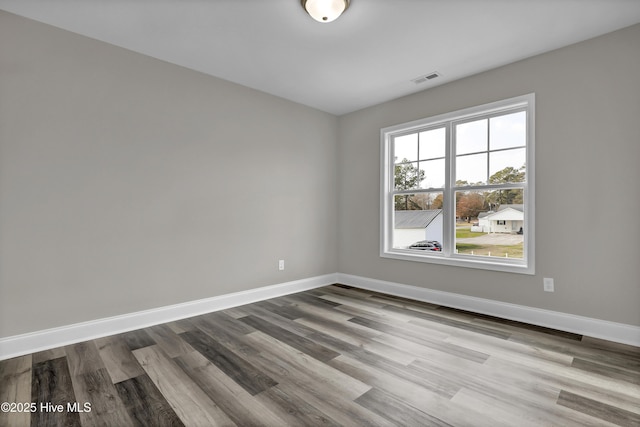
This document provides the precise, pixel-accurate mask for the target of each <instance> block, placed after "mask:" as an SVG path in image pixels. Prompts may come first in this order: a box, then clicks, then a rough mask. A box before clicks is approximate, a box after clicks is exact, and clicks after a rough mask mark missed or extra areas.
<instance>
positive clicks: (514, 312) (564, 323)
mask: <svg viewBox="0 0 640 427" xmlns="http://www.w3.org/2000/svg"><path fill="white" fill-rule="evenodd" d="M333 283H342V284H345V285H350V286H354V287H357V288H362V289H368V290H372V291H377V292H383V293H386V294H390V295H396V296H400V297H405V298H411V299H414V300H417V301H424V302H430V303H433V304H438V305H443V306H446V307H452V308H459V309H462V310H468V311H472V312H475V313H482V314H488V315H492V316H496V317H500V318H504V319H510V320H516V321H519V322H525V323H529V324H532V325H538V326H543V327H547V328H553V329H558V330H561V331H566V332H572V333H576V334H581V335H586V336H590V337H594V338H601V339H605V340H608V341H614V342H619V343H623V344H629V345H634V346H638V347H640V327H638V326H632V325H626V324H623V323H615V322H609V321H606V320H599V319H593V318H589V317H583V316H576V315H573V314H566V313H561V312H557V311H550V310H543V309H540V308H533V307H526V306H522V305H516V304H510V303H505V302H500V301H494V300H488V299H483V298H476V297H471V296H466V295H461V294H454V293H451V292H444V291H437V290H433V289H427V288H421V287H417V286H410V285H404V284H400V283H394V282H387V281H383V280H377V279H370V278H367V277H362V276H354V275H350V274H342V273H334V274H326V275H324V276H316V277H311V278H308V279H301V280H296V281H293V282H286V283H281V284H277V285H272V286H265V287H262V288H257V289H251V290H248V291H242V292H234V293H232V294H226V295H221V296H217V297H212V298H205V299H201V300H197V301H190V302H186V303H182V304H175V305H170V306H166V307H159V308H155V309H151V310H144V311H139V312H135V313H129V314H124V315H121V316H114V317H109V318H104V319H97V320H92V321H88V322H83V323H76V324H73V325H68V326H62V327H58V328H52V329H46V330H43V331H36V332H31V333H27V334H22V335H15V336H11V337H7V338H2V339H0V360H4V359H10V358H12V357H16V356H22V355H24V354H30V353H35V352H38V351H42V350H48V349H51V348H56V347H60V346H63V345H68V344H74V343H77V342H82V341H87V340H92V339H96V338H100V337H105V336H109V335H113V334H118V333H122V332H127V331H132V330H135V329H140V328H146V327H148V326H153V325H157V324H161V323H166V322H171V321H174V320H179V319H185V318H188V317H193V316H198V315H200V314H205V313H211V312H214V311H218V310H224V309H227V308H231V307H237V306H240V305H244V304H250V303H253V302H257V301H263V300H266V299H269V298H276V297H279V296H283V295H288V294H292V293H296V292H302V291H306V290H310V289H316V288H319V287H322V286H326V285H330V284H333Z"/></svg>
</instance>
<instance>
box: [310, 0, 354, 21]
mask: <svg viewBox="0 0 640 427" xmlns="http://www.w3.org/2000/svg"><path fill="white" fill-rule="evenodd" d="M301 3H302V7H303V8H304V10H306V11H307V13H308V14H309V15H310V16H311V17H312V18H313V19H315V20H316V21H318V22H323V23H326V22H331V21H334V20H336V19H338V17H339V16H340V15H342V12H344V11H345V10H347V8H348V7H349V0H301Z"/></svg>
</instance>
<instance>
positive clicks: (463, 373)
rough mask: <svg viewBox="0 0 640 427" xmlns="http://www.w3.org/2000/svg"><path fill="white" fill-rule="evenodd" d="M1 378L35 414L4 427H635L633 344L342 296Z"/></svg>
mask: <svg viewBox="0 0 640 427" xmlns="http://www.w3.org/2000/svg"><path fill="white" fill-rule="evenodd" d="M0 381H1V383H0V401H2V402H14V403H16V404H18V403H23V404H25V403H26V405H30V404H31V403H35V409H36V410H35V412H33V413H30V412H23V413H0V425H2V426H22V425H24V426H28V425H31V426H77V425H82V426H94V425H102V426H128V425H142V426H161V425H193V426H214V425H225V426H226V425H238V426H319V425H322V426H325V425H326V426H336V425H342V426H449V425H450V426H518V427H522V426H607V425H620V426H639V425H640V349H638V348H636V347H630V346H624V345H620V344H614V343H609V342H605V341H601V340H595V339H589V338H583V337H581V336H578V335H573V334H568V333H563V332H558V331H552V330H548V329H544V328H539V327H534V326H530V325H524V324H520V323H516V322H510V321H505V320H499V319H496V318H492V317H488V316H482V315H477V314H473V313H468V312H463V311H459V310H452V309H448V308H444V307H439V306H434V305H430V304H426V303H421V302H416V301H411V300H406V299H402V298H397V297H392V296H387V295H382V294H378V293H374V292H369V291H363V290H358V289H355V288H349V287H344V286H340V285H334V286H328V287H324V288H320V289H316V290H312V291H307V292H303V293H299V294H295V295H289V296H286V297H280V298H275V299H272V300H269V301H263V302H260V303H255V304H250V305H246V306H242V307H238V308H233V309H229V310H224V311H221V312H216V313H211V314H207V315H203V316H198V317H194V318H190V319H187V320H181V321H177V322H172V323H168V324H164V325H159V326H153V327H150V328H146V329H142V330H138V331H133V332H128V333H124V334H120V335H114V336H110V337H106V338H101V339H96V340H93V341H88V342H83V343H79V344H74V345H69V346H66V347H61V348H57V349H53V350H48V351H43V352H40V353H35V354H30V355H27V356H22V357H17V358H14V359H9V360H5V361H2V362H0ZM74 403H77V404H78V406H76V407H75V408H74V407H71V408H69V407H68V405H69V404H71V405H73V404H74ZM85 403H89V404H90V408H89V407H84V404H85ZM56 405H62V410H60V411H58V410H56V411H54V409H61V408H60V407H58V406H56ZM23 406H24V405H23ZM14 409H19V408H18V407H17V405H15V407H14ZM69 409H71V411H69ZM78 409H82V410H83V411H78ZM86 409H90V411H86Z"/></svg>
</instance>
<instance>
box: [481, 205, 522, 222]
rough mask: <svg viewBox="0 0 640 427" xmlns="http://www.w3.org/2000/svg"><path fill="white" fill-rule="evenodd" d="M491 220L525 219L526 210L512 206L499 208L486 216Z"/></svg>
mask: <svg viewBox="0 0 640 427" xmlns="http://www.w3.org/2000/svg"><path fill="white" fill-rule="evenodd" d="M485 218H486V219H487V220H489V221H522V220H524V212H523V211H521V210H518V209H515V208H512V207H510V206H507V207H505V208H504V209H499V210H498V212H493V213H492V214H489V215H487V216H486V217H485Z"/></svg>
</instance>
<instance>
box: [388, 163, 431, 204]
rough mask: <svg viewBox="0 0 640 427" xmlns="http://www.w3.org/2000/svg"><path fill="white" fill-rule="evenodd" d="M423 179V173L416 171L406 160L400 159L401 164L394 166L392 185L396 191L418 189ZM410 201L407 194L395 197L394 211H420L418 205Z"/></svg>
mask: <svg viewBox="0 0 640 427" xmlns="http://www.w3.org/2000/svg"><path fill="white" fill-rule="evenodd" d="M423 179H424V171H423V170H420V169H418V168H417V167H416V166H415V165H414V164H413V163H409V161H408V160H407V159H402V163H400V164H397V165H395V168H394V185H395V189H396V190H410V189H412V188H418V187H419V184H420V182H422V180H423ZM410 199H411V196H410V195H409V194H405V195H402V196H396V198H395V209H396V210H397V211H401V210H410V209H421V208H420V205H418V204H417V203H416V202H415V201H412V200H410Z"/></svg>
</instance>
